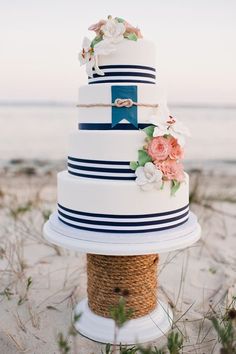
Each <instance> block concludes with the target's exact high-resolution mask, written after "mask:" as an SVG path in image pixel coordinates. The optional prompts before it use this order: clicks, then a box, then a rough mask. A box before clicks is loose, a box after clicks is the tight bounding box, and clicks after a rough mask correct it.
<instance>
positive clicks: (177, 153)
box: [169, 137, 184, 160]
mask: <svg viewBox="0 0 236 354" xmlns="http://www.w3.org/2000/svg"><path fill="white" fill-rule="evenodd" d="M169 142H170V146H171V149H170V154H169V156H170V158H171V159H173V160H181V159H182V158H183V157H184V150H183V149H182V147H181V146H180V145H179V144H178V141H177V140H176V139H175V138H173V137H171V138H170V141H169Z"/></svg>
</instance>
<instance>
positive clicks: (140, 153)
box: [138, 150, 152, 166]
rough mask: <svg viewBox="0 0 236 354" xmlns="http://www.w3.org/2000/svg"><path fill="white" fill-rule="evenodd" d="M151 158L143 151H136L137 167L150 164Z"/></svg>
mask: <svg viewBox="0 0 236 354" xmlns="http://www.w3.org/2000/svg"><path fill="white" fill-rule="evenodd" d="M151 161H152V158H151V157H150V156H149V155H148V153H147V152H146V151H145V150H139V151H138V163H139V166H144V165H145V164H146V163H147V162H151Z"/></svg>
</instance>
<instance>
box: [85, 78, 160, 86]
mask: <svg viewBox="0 0 236 354" xmlns="http://www.w3.org/2000/svg"><path fill="white" fill-rule="evenodd" d="M118 82H121V83H127V82H128V83H136V84H151V85H155V82H152V81H147V80H129V79H127V80H122V79H121V80H109V79H108V80H106V81H103V80H98V81H91V82H89V85H94V84H104V83H105V84H114V83H118Z"/></svg>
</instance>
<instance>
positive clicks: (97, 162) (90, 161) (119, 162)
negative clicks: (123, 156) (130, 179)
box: [68, 156, 130, 166]
mask: <svg viewBox="0 0 236 354" xmlns="http://www.w3.org/2000/svg"><path fill="white" fill-rule="evenodd" d="M68 159H69V160H71V161H77V162H85V163H94V164H104V165H105V164H106V165H127V166H129V164H130V163H129V161H107V160H89V159H78V158H75V157H71V156H68Z"/></svg>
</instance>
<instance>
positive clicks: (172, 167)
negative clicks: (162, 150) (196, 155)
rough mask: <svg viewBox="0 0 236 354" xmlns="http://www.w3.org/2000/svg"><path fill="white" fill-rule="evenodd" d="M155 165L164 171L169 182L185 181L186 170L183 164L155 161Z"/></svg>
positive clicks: (173, 161)
mask: <svg viewBox="0 0 236 354" xmlns="http://www.w3.org/2000/svg"><path fill="white" fill-rule="evenodd" d="M154 163H155V165H156V166H157V167H158V168H159V169H160V170H161V171H162V173H163V175H164V178H165V179H167V180H168V181H172V180H173V179H175V180H176V181H178V182H182V181H183V180H184V168H183V164H182V163H180V162H178V161H175V160H171V159H168V160H166V161H162V162H158V161H155V162H154Z"/></svg>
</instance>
